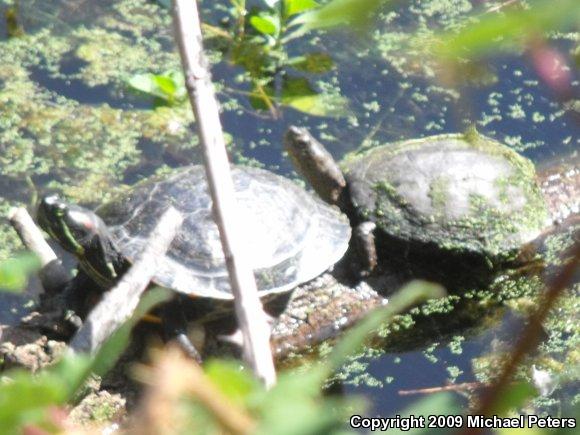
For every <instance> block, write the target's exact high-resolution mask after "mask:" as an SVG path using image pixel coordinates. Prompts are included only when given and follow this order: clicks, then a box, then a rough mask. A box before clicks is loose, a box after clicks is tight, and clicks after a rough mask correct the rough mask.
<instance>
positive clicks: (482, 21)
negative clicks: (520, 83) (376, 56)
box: [436, 0, 580, 58]
mask: <svg viewBox="0 0 580 435" xmlns="http://www.w3.org/2000/svg"><path fill="white" fill-rule="evenodd" d="M529 4H530V6H529V8H527V9H522V8H519V7H517V8H507V9H506V11H505V12H504V13H502V14H485V15H483V16H482V17H480V18H479V20H478V21H477V22H475V23H472V24H470V25H469V26H466V27H464V28H463V29H461V30H460V31H459V32H453V33H447V34H445V35H443V36H442V37H441V40H440V41H439V43H438V45H437V49H436V50H437V54H438V55H440V56H444V57H454V58H455V57H459V56H461V57H465V56H468V57H478V56H481V55H483V54H486V53H491V52H497V51H498V49H501V48H511V47H514V46H517V45H520V44H521V43H523V42H529V38H533V37H537V36H539V35H541V34H544V33H546V32H548V31H556V30H558V31H564V30H567V29H570V28H573V27H574V26H575V25H577V24H578V23H579V22H580V8H578V2H577V1H576V0H560V1H558V5H557V7H554V2H553V1H552V0H535V1H531V2H529Z"/></svg>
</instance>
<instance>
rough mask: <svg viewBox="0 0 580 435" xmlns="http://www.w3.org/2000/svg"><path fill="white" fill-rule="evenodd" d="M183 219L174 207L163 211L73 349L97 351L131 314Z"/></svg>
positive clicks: (81, 330) (75, 341) (74, 338)
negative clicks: (139, 250) (126, 269)
mask: <svg viewBox="0 0 580 435" xmlns="http://www.w3.org/2000/svg"><path fill="white" fill-rule="evenodd" d="M182 222H183V218H182V216H181V214H180V213H179V212H178V211H177V210H175V209H174V208H173V207H170V208H169V209H168V210H167V211H166V212H165V213H164V214H163V216H162V217H161V219H160V220H159V223H158V224H157V226H156V227H155V229H154V230H153V232H152V233H151V235H150V236H149V239H148V241H147V247H146V248H145V249H144V250H143V252H142V253H141V255H140V256H139V257H138V258H137V260H136V261H135V263H134V264H133V266H131V268H130V269H129V271H128V272H127V273H125V274H124V275H123V278H121V280H120V281H119V283H118V284H117V285H116V286H115V287H114V288H113V289H111V290H109V291H108V292H107V293H106V294H105V295H104V296H103V299H102V300H101V302H99V304H98V305H97V306H96V307H95V308H94V309H93V310H92V311H91V313H90V314H89V316H88V318H87V320H86V321H85V323H83V326H81V328H80V329H79V330H78V331H77V333H76V334H75V336H74V337H73V339H72V341H71V343H70V349H71V350H72V351H73V352H94V351H96V350H97V349H98V348H99V347H100V346H101V345H102V344H103V343H104V342H105V341H106V340H107V338H109V337H110V336H111V334H113V332H115V331H116V330H117V329H118V328H119V327H120V326H121V325H122V324H123V323H125V321H127V319H129V317H131V315H132V314H133V312H134V311H135V308H137V304H138V303H139V299H140V298H141V295H142V294H143V292H144V291H145V289H146V288H147V286H148V285H149V281H151V278H153V276H154V275H155V272H156V270H157V261H158V259H159V258H161V257H163V255H164V254H165V252H166V251H167V249H169V245H170V244H171V242H172V241H173V239H174V237H175V234H176V233H177V231H178V230H179V228H180V227H181V223H182Z"/></svg>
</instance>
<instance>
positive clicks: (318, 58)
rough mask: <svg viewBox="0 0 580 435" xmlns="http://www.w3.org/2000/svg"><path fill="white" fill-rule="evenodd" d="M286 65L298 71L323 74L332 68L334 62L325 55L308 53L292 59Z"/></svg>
mask: <svg viewBox="0 0 580 435" xmlns="http://www.w3.org/2000/svg"><path fill="white" fill-rule="evenodd" d="M288 64H289V65H291V66H292V67H293V68H296V69H297V70H300V71H306V72H309V73H325V72H328V71H330V70H331V69H333V68H334V61H333V60H332V57H330V55H329V54H327V53H309V54H307V55H306V56H300V57H294V58H292V59H289V60H288Z"/></svg>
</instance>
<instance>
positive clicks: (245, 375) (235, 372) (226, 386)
mask: <svg viewBox="0 0 580 435" xmlns="http://www.w3.org/2000/svg"><path fill="white" fill-rule="evenodd" d="M204 372H205V374H206V375H207V377H208V378H209V379H211V381H212V382H213V384H214V385H215V386H216V387H217V388H218V389H219V390H221V392H222V393H224V394H225V395H226V396H227V397H228V398H230V399H231V400H232V402H234V403H236V404H240V405H241V404H244V403H245V402H246V399H247V397H248V396H249V395H250V393H253V392H255V391H260V390H263V387H262V384H260V383H259V382H258V381H257V380H256V379H255V378H254V377H253V376H252V374H251V372H250V371H249V370H247V369H244V367H243V366H242V365H241V364H240V363H239V362H235V361H221V360H211V361H208V362H207V363H205V364H204Z"/></svg>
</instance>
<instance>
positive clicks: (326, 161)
mask: <svg viewBox="0 0 580 435" xmlns="http://www.w3.org/2000/svg"><path fill="white" fill-rule="evenodd" d="M284 146H285V148H286V151H287V152H288V155H289V156H290V158H291V159H292V162H293V163H294V166H295V168H296V169H297V170H298V171H299V172H300V173H301V174H302V175H303V176H304V178H306V180H308V182H309V183H310V185H311V186H312V187H313V188H314V190H315V191H316V193H318V195H320V197H321V198H322V199H323V200H324V201H326V202H328V203H329V204H337V203H338V202H339V201H340V198H341V195H342V193H343V191H344V188H345V186H346V181H345V179H344V175H343V173H342V171H341V170H340V168H339V166H338V164H337V163H336V162H335V161H334V159H333V158H332V155H331V154H330V153H329V152H328V151H327V150H326V148H324V145H322V144H321V143H320V142H318V141H317V140H316V139H315V138H314V136H312V135H311V134H310V132H309V131H308V130H307V129H306V128H302V127H295V126H291V127H289V128H288V131H287V132H286V135H285V136H284Z"/></svg>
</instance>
